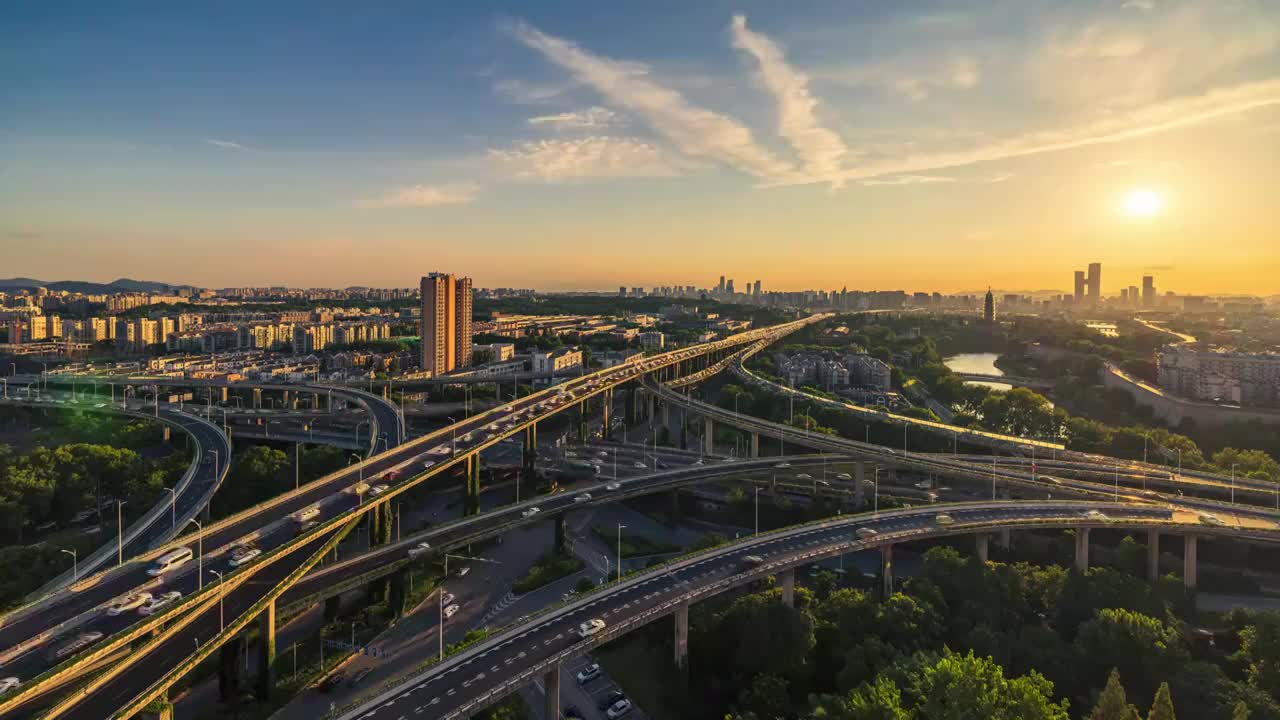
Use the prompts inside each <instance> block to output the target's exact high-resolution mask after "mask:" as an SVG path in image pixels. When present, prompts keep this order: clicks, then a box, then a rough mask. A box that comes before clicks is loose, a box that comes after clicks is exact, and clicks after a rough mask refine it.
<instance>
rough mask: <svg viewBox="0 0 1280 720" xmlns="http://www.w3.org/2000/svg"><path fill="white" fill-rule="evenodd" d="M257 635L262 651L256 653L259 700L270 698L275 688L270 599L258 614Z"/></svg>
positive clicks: (273, 622) (273, 612) (273, 615)
mask: <svg viewBox="0 0 1280 720" xmlns="http://www.w3.org/2000/svg"><path fill="white" fill-rule="evenodd" d="M258 637H259V639H260V640H261V641H262V651H261V652H260V653H258V685H257V687H256V688H255V694H256V695H257V696H258V699H259V700H270V699H271V693H272V691H273V690H275V686H276V676H275V666H276V603H275V601H274V600H273V601H271V602H270V603H268V604H267V607H266V608H265V609H263V611H262V614H261V615H259V616H258Z"/></svg>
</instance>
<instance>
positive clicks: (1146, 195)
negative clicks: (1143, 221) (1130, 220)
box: [1124, 189, 1164, 217]
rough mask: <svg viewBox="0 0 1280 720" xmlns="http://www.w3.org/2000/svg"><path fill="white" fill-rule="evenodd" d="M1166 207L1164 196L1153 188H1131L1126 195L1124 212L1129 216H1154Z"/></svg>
mask: <svg viewBox="0 0 1280 720" xmlns="http://www.w3.org/2000/svg"><path fill="white" fill-rule="evenodd" d="M1163 209H1164V198H1162V197H1160V195H1159V194H1158V193H1156V192H1154V191H1152V190H1146V189H1138V190H1130V191H1129V192H1128V193H1127V194H1126V195H1125V196H1124V213H1125V214H1126V215H1128V216H1129V217H1152V216H1154V215H1158V214H1160V211H1161V210H1163Z"/></svg>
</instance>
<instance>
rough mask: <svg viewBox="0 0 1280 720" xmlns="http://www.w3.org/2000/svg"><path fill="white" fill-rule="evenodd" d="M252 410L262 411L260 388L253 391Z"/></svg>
mask: <svg viewBox="0 0 1280 720" xmlns="http://www.w3.org/2000/svg"><path fill="white" fill-rule="evenodd" d="M253 409H254V410H261V409H262V388H254V389H253Z"/></svg>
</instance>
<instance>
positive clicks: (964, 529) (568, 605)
mask: <svg viewBox="0 0 1280 720" xmlns="http://www.w3.org/2000/svg"><path fill="white" fill-rule="evenodd" d="M993 505H995V506H997V507H1022V506H1023V505H1024V504H1023V503H1015V502H1012V501H996V502H966V503H945V504H939V505H931V506H929V507H928V508H902V509H895V510H886V511H882V512H878V513H871V512H867V513H858V514H853V515H845V516H842V517H839V518H823V519H819V520H814V521H810V522H807V523H802V524H799V525H793V526H789V527H785V528H778V529H774V530H771V531H767V532H763V533H759V534H756V535H753V536H751V537H749V538H744V539H742V540H739V541H731V542H728V543H723V544H721V545H717V546H715V547H711V548H705V549H702V550H697V551H694V552H690V553H686V554H684V555H681V556H679V557H676V558H671V559H669V560H667V561H666V562H663V563H660V564H658V565H654V566H650V567H647V568H644V569H642V570H638V571H634V572H632V573H628V574H626V575H624V576H622V577H621V578H619V579H614V580H611V581H609V582H608V583H605V584H602V585H599V586H596V587H595V588H592V589H591V590H588V591H586V592H584V593H582V594H580V595H577V596H575V597H574V598H573V599H572V600H570V601H562V602H560V603H555V604H552V605H548V606H546V607H544V608H542V609H541V610H538V611H536V612H534V613H531V614H529V615H526V616H524V617H522V618H521V619H520V620H518V621H516V622H513V623H509V624H508V625H506V626H504V627H502V628H500V629H498V630H497V631H495V632H494V633H492V634H491V635H490V636H489V637H488V638H486V640H484V641H482V642H480V643H477V644H476V645H474V646H471V647H468V648H466V649H464V650H463V651H461V652H459V653H457V654H455V655H453V656H449V657H446V658H445V660H444V661H443V663H442V662H440V661H439V660H437V659H435V658H433V659H431V660H428V661H427V662H424V663H423V664H422V665H420V666H419V670H418V671H417V672H415V673H411V674H410V675H406V676H403V677H401V678H398V679H396V680H393V681H391V682H388V683H385V684H383V685H381V686H379V687H378V688H376V689H373V690H372V691H371V692H369V693H366V694H365V695H363V696H362V697H361V698H359V699H357V700H354V701H352V702H350V703H348V704H346V705H344V706H342V707H341V708H337V709H335V710H333V711H330V712H329V713H328V714H326V715H325V716H324V717H325V718H326V719H329V718H336V717H340V716H342V715H344V714H345V713H348V712H351V711H352V710H354V709H356V708H358V707H360V706H361V705H365V704H367V703H370V702H373V701H374V699H375V698H379V697H380V696H383V695H385V694H386V693H388V692H389V691H391V690H394V689H395V688H397V687H401V686H403V685H407V684H410V683H414V682H420V681H421V679H422V677H423V676H424V675H426V674H429V673H431V672H443V671H444V670H445V668H446V667H452V666H454V665H456V664H459V663H462V662H464V661H465V660H467V659H469V658H471V657H473V656H475V655H476V654H477V653H479V652H480V651H481V650H487V649H488V648H489V647H491V646H492V645H493V644H495V643H497V642H499V641H500V640H501V639H502V636H503V635H505V634H506V633H508V632H510V631H512V630H513V629H514V628H517V627H523V626H528V625H530V624H531V623H532V622H533V621H535V620H538V619H546V618H548V616H559V615H560V614H565V613H568V612H570V611H572V610H576V609H578V608H579V607H580V606H582V605H583V604H585V603H587V601H588V600H590V599H592V598H594V597H596V596H598V595H600V594H602V593H606V592H612V591H614V590H617V589H620V588H621V587H622V586H630V585H633V584H635V583H638V582H641V581H646V580H648V579H649V578H651V577H654V576H656V575H660V574H662V573H664V572H669V571H670V570H671V569H673V566H684V565H686V564H691V563H693V562H694V561H701V560H705V559H706V558H707V557H710V556H712V555H716V554H725V553H729V552H738V551H742V550H748V549H750V548H751V547H754V546H756V545H759V544H762V543H766V542H769V541H771V540H772V539H774V538H775V537H777V536H779V535H786V534H800V533H803V532H807V531H809V530H813V529H819V528H822V527H829V526H832V525H840V526H845V525H848V526H855V525H857V524H859V523H864V522H866V521H868V520H877V521H878V520H883V519H886V518H894V517H899V516H913V515H920V514H926V515H928V514H936V513H939V512H949V511H950V512H954V511H957V510H963V509H976V508H986V507H991V506H993ZM1036 505H1038V506H1047V507H1063V508H1073V509H1075V508H1082V510H1087V509H1095V508H1096V509H1111V510H1113V511H1115V510H1120V511H1122V512H1132V511H1133V510H1134V507H1133V506H1132V505H1125V504H1116V503H1074V502H1064V501H1045V502H1038V503H1036ZM1144 507H1149V508H1150V509H1151V510H1152V511H1153V512H1159V511H1158V510H1157V509H1156V508H1155V506H1144ZM1066 520H1067V518H1063V517H1057V518H1054V519H1052V520H1049V521H1046V522H1047V523H1050V524H1055V525H1061V524H1063V523H1064V522H1065V521H1066ZM1128 520H1129V519H1128V518H1126V519H1116V520H1114V521H1110V522H1093V521H1090V520H1088V519H1086V518H1084V517H1080V518H1071V519H1070V523H1069V524H1071V525H1073V526H1074V525H1082V526H1083V525H1088V526H1091V527H1111V526H1116V525H1117V524H1122V523H1124V522H1127V521H1128ZM1142 522H1143V523H1145V524H1152V523H1153V522H1155V521H1154V520H1151V521H1149V520H1147V519H1143V520H1142ZM1028 524H1035V521H1034V520H1032V521H1025V520H1020V519H1008V520H1002V521H1000V523H998V525H1000V526H1002V525H1028ZM1166 525H1175V526H1177V527H1179V528H1185V525H1184V524H1180V523H1166ZM982 526H983V523H957V524H956V525H954V526H948V527H945V528H944V527H938V528H929V529H927V530H926V531H925V532H924V533H922V534H927V535H929V536H936V535H944V534H968V533H971V532H974V530H975V529H980V528H981V527H982ZM1195 527H1196V528H1199V527H1200V526H1195ZM903 532H912V531H903ZM1275 534H1276V535H1277V536H1280V533H1275ZM886 541H897V542H901V541H902V538H901V537H899V536H898V534H888V533H885V534H881V535H878V536H875V537H874V538H870V539H862V538H856V537H853V538H850V539H849V540H848V541H847V542H846V543H845V544H843V545H841V546H839V547H837V548H835V549H832V548H828V549H826V550H824V551H808V552H806V553H803V554H801V555H800V556H797V558H795V559H792V560H789V561H786V562H779V561H775V562H773V563H766V564H764V565H761V566H759V567H756V568H752V569H751V570H748V571H744V572H742V573H739V574H737V575H735V576H731V577H730V578H728V579H726V580H725V581H717V583H716V584H715V585H716V586H718V585H719V584H722V583H723V582H727V581H729V580H733V579H734V578H747V580H746V581H747V582H750V581H752V580H754V579H756V578H758V577H763V576H767V575H770V574H773V573H774V572H776V571H777V570H778V569H785V568H786V567H794V566H796V565H802V564H804V563H805V562H808V559H809V557H810V555H819V556H826V555H830V554H833V553H835V552H849V551H850V548H853V547H855V546H860V545H867V546H868V547H870V546H875V545H877V544H883V543H884V542H886ZM707 587H710V586H707ZM702 592H703V590H699V591H695V593H702ZM695 593H691V594H689V595H692V594H695ZM687 602H689V599H688V596H681V597H680V598H677V599H674V600H672V601H670V602H669V603H667V604H665V605H664V606H662V607H666V608H667V609H666V610H665V611H662V612H660V613H659V615H665V614H667V613H668V612H670V608H671V607H674V606H677V605H681V604H685V603H687ZM654 612H655V610H651V611H647V612H646V613H644V614H643V615H642V616H641V617H652V616H653V614H654ZM624 626H625V624H624ZM624 626H610V627H614V628H615V629H616V628H619V627H624ZM614 634H621V632H617V633H610V632H609V630H608V628H607V629H606V631H605V632H604V633H601V634H600V635H598V636H593V638H592V639H590V640H587V641H584V642H585V643H587V646H590V644H592V643H593V642H595V644H599V643H600V642H604V641H606V640H607V639H611V638H612V637H613V636H614ZM597 641H598V642H597ZM582 647H583V643H579V644H576V645H574V646H572V647H570V648H569V649H567V650H566V651H563V652H562V653H559V654H557V655H556V656H554V657H555V658H559V657H561V656H564V655H566V654H567V655H568V656H572V655H576V654H579V653H580V651H581V650H582ZM547 664H550V662H544V663H543V665H544V666H545V665H547ZM537 672H539V670H538V669H536V668H533V669H530V670H527V671H525V672H524V673H522V674H521V675H519V676H517V678H516V679H513V682H515V685H519V684H523V680H522V679H519V678H524V679H527V678H528V677H531V676H533V675H535V674H537ZM515 685H509V684H508V683H504V684H503V685H500V686H496V687H495V689H494V690H492V691H490V692H489V693H486V694H485V695H484V696H481V697H483V698H494V697H498V696H500V695H495V693H498V692H501V694H502V695H505V694H506V692H505V690H504V691H499V690H498V689H497V688H508V687H514V686H515ZM476 709H477V707H476V706H474V705H471V706H467V707H466V708H464V709H463V710H459V711H458V712H467V711H470V712H474V711H475V710H476ZM455 716H456V715H455V714H450V715H446V716H445V717H446V718H450V717H455Z"/></svg>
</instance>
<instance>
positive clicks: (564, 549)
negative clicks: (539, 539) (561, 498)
mask: <svg viewBox="0 0 1280 720" xmlns="http://www.w3.org/2000/svg"><path fill="white" fill-rule="evenodd" d="M566 514H567V513H560V514H559V515H557V516H556V521H555V534H556V535H555V537H556V542H555V549H556V554H557V555H568V554H569V538H568V535H569V532H568V531H569V527H568V526H569V521H568V518H566V517H565V516H566Z"/></svg>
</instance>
